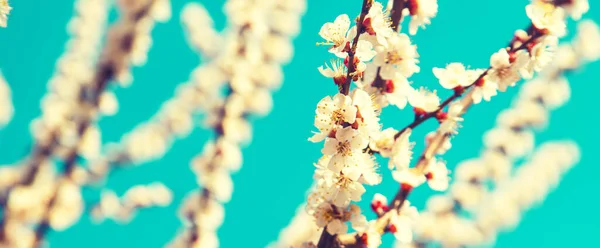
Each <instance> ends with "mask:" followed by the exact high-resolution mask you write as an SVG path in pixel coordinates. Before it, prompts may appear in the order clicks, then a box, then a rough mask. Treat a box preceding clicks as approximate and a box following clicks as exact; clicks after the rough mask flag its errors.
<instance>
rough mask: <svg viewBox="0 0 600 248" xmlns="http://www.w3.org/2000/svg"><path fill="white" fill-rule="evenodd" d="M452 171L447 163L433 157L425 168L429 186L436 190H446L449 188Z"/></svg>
mask: <svg viewBox="0 0 600 248" xmlns="http://www.w3.org/2000/svg"><path fill="white" fill-rule="evenodd" d="M449 173H450V171H449V170H448V168H446V163H444V162H443V161H438V160H436V159H435V158H432V159H431V160H430V161H429V164H428V165H427V167H426V168H425V177H426V178H427V184H429V187H430V188H431V189H433V190H436V191H445V190H446V189H448V182H449V180H450V177H448V174H449Z"/></svg>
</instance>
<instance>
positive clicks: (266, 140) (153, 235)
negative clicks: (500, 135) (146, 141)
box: [0, 0, 600, 248]
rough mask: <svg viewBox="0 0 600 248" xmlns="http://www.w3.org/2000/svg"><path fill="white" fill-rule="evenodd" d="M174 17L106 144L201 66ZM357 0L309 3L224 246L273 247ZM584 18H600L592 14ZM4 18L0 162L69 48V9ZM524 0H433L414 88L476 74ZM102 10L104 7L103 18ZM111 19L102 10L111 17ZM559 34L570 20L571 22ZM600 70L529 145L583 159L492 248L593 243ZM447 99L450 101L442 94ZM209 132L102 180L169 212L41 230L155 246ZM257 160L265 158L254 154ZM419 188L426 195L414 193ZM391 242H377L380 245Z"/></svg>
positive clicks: (454, 153) (384, 189)
mask: <svg viewBox="0 0 600 248" xmlns="http://www.w3.org/2000/svg"><path fill="white" fill-rule="evenodd" d="M172 1H173V3H172V5H173V18H172V19H171V21H170V22H168V23H166V24H158V25H157V26H156V28H155V31H154V33H153V34H154V35H153V38H154V46H153V47H152V49H151V50H150V53H149V59H148V63H147V64H146V65H145V66H143V67H140V68H135V69H133V75H134V83H133V85H132V86H131V87H129V88H125V89H121V88H117V89H116V92H117V96H118V99H119V101H120V111H119V114H117V115H116V116H113V117H107V118H104V119H103V120H101V122H100V125H101V127H102V130H103V139H104V141H105V142H109V141H117V140H119V139H120V137H121V135H122V134H124V133H125V132H127V131H128V130H131V129H132V128H133V127H135V125H136V124H137V123H139V122H141V121H144V120H146V119H148V118H149V117H150V116H151V115H152V114H153V113H155V111H156V110H157V109H158V108H159V106H160V104H161V102H163V101H164V100H166V99H168V98H169V97H171V96H172V95H173V92H174V89H175V87H176V86H177V84H179V83H181V82H185V81H186V80H187V79H188V76H189V73H190V72H191V70H192V69H193V68H194V67H195V66H196V65H197V64H198V63H199V62H200V58H199V56H198V55H197V54H195V53H194V51H193V50H191V49H190V48H189V46H188V44H187V42H186V40H185V36H184V34H183V32H182V27H181V25H180V21H179V13H180V10H181V9H182V6H183V5H184V4H185V2H187V1H183V0H172ZM199 2H201V3H202V4H204V5H205V6H206V7H207V8H208V9H209V11H210V12H211V13H212V15H213V18H214V19H215V21H216V23H217V26H218V28H222V27H223V26H224V25H225V17H224V16H223V14H222V11H221V7H222V4H223V2H224V1H222V0H221V1H208V0H205V1H199ZM361 2H362V1H359V0H352V1H350V0H348V1H346V0H338V1H317V0H309V2H308V12H307V13H306V15H305V16H304V18H303V22H302V24H303V27H302V32H301V34H300V36H299V37H298V38H297V39H296V40H295V42H294V44H295V46H296V56H295V57H294V59H293V61H292V62H291V64H289V65H287V66H285V68H284V69H285V82H284V85H283V87H282V88H281V89H280V90H279V91H278V92H276V93H275V94H274V102H275V107H274V109H273V111H272V113H271V114H270V115H269V116H268V117H266V118H261V119H257V120H256V121H254V139H253V143H252V144H251V145H250V146H248V147H247V148H245V149H244V166H243V168H242V170H241V171H240V172H239V173H238V174H236V175H234V176H233V179H234V182H235V192H234V194H233V198H232V201H231V202H230V203H228V204H226V210H227V212H226V218H225V223H224V225H223V226H222V228H221V229H220V230H219V236H220V240H221V246H222V247H241V246H243V247H263V246H265V245H267V244H268V243H269V242H270V241H272V240H275V239H276V238H277V236H278V232H279V230H280V228H282V227H284V226H285V225H286V224H287V223H288V221H289V220H290V218H291V217H292V215H293V214H294V212H295V210H296V208H297V207H298V205H299V204H300V203H302V202H303V201H304V197H305V192H306V189H307V188H308V187H309V186H310V184H311V182H312V173H313V169H314V167H313V166H312V163H313V162H315V161H316V160H317V159H318V158H319V156H320V148H321V146H322V144H313V143H310V142H308V141H307V138H308V137H309V136H310V135H311V131H312V130H314V128H313V126H312V122H313V115H314V109H315V106H316V103H317V102H318V101H319V100H320V99H321V98H322V97H323V96H325V95H327V94H334V93H335V90H336V88H335V87H334V85H333V83H332V82H331V81H330V80H328V79H325V78H323V77H322V76H320V74H319V73H318V71H317V70H316V68H317V67H318V66H320V65H322V64H323V63H324V62H325V61H328V60H329V58H330V56H329V54H328V53H327V52H326V48H325V47H317V46H315V42H316V41H320V38H319V36H318V31H319V29H320V27H321V25H322V24H323V23H325V22H327V21H332V20H334V19H335V17H336V16H337V15H338V14H342V13H348V14H349V15H350V16H354V15H356V14H357V13H358V11H359V9H360V4H361ZM590 2H592V10H591V12H589V13H588V14H587V15H586V16H585V17H586V18H591V19H594V20H596V21H600V5H598V8H594V7H596V6H594V4H596V2H595V1H590ZM10 3H11V5H12V6H13V7H14V10H13V11H12V12H11V15H10V18H9V26H8V28H6V29H0V69H1V70H2V73H3V74H4V76H5V77H6V79H7V81H8V83H9V85H10V86H11V88H12V91H13V101H14V106H15V109H16V114H15V116H14V119H13V121H12V122H11V123H10V124H9V125H8V126H7V127H6V128H4V129H3V130H0V164H9V163H14V162H16V161H18V160H19V159H21V158H23V157H24V156H25V155H26V154H27V153H28V152H29V149H30V145H31V138H30V135H29V128H28V123H29V122H30V121H31V120H32V119H33V118H35V117H36V116H38V115H39V114H40V107H39V100H40V99H41V97H42V96H43V94H44V92H45V90H46V87H45V85H46V83H47V80H48V79H49V78H50V76H51V75H52V72H53V70H54V63H55V61H56V59H57V58H58V57H59V55H60V54H61V53H62V51H63V48H64V43H65V41H66V40H67V37H68V36H67V33H66V28H65V27H66V24H67V21H68V20H69V19H70V18H71V15H72V14H73V2H72V1H44V0H28V1H18V0H12V1H10ZM526 4H527V1H517V0H505V1H482V0H458V1H440V7H439V14H438V16H437V17H436V18H435V19H433V22H432V25H430V26H428V27H427V29H426V30H420V31H419V32H418V34H417V35H416V36H415V37H414V39H413V40H414V43H416V44H417V45H418V52H419V53H420V55H421V63H420V66H421V73H419V74H416V75H415V76H413V77H412V78H411V80H412V81H414V85H426V86H430V88H438V86H437V85H436V84H437V82H436V80H435V78H434V77H433V75H432V73H431V68H432V67H444V66H445V64H446V63H449V62H463V63H465V64H466V65H471V66H472V67H475V68H476V67H479V68H483V67H487V66H488V63H489V56H490V55H491V54H492V53H494V52H496V51H497V50H498V49H499V48H500V47H502V46H504V45H505V44H506V43H507V42H508V41H509V40H510V38H511V37H512V33H513V31H514V30H515V29H517V28H525V27H526V26H527V24H528V19H527V16H526V15H525V11H524V6H525V5H526ZM113 12H114V11H113ZM113 15H114V13H113ZM569 30H570V31H571V33H572V32H573V30H574V25H573V22H571V23H570V24H569ZM599 70H600V63H596V64H592V65H589V66H588V67H587V68H586V69H585V71H582V72H580V73H576V74H574V75H572V76H570V77H569V78H570V79H571V82H572V86H573V91H572V95H573V97H572V100H571V101H570V102H569V104H568V105H567V106H565V107H563V108H561V109H559V110H557V111H555V112H554V113H553V114H552V117H551V120H552V122H551V124H550V125H549V127H548V130H547V131H544V132H542V133H540V134H539V135H538V136H537V142H542V141H546V140H555V139H573V140H575V141H577V142H578V143H579V145H580V146H581V149H582V153H583V156H582V160H581V163H580V164H579V165H578V166H576V167H575V168H574V169H573V170H572V171H571V172H569V173H568V174H567V175H566V177H565V178H564V181H563V182H562V184H561V185H560V188H559V189H557V190H556V191H554V192H553V193H552V194H550V195H549V197H548V199H547V200H546V201H545V203H544V205H543V206H541V207H536V208H535V209H533V210H531V211H529V212H527V213H526V214H525V215H524V217H523V221H522V224H521V225H520V226H519V227H517V228H516V230H514V231H513V232H509V233H505V234H501V235H500V236H499V238H498V242H497V244H496V246H497V247H530V246H535V247H538V246H539V247H581V246H586V247H597V246H598V244H597V243H598V241H600V237H599V236H598V235H597V234H598V233H599V232H600V224H599V223H598V222H599V221H600V211H597V206H598V203H599V200H598V199H597V192H598V183H597V181H596V180H595V175H596V174H598V173H599V172H600V169H599V168H598V167H597V162H594V161H595V159H596V158H595V156H596V155H597V150H596V148H597V140H598V138H600V137H599V135H598V133H597V131H596V129H597V125H598V124H597V121H598V118H597V116H596V113H597V107H598V105H597V103H596V101H595V97H596V94H597V92H598V90H600V85H599V84H598V76H599V75H600V74H598V71H599ZM515 92H516V89H515V88H513V89H511V90H509V92H508V93H505V94H502V95H500V96H498V97H496V98H494V101H493V102H491V103H483V104H480V105H478V106H476V107H475V108H473V109H472V111H471V112H470V113H469V114H468V115H467V116H466V120H465V122H464V127H463V128H462V129H461V133H460V134H459V135H458V136H457V137H456V138H455V139H454V144H453V145H454V146H453V148H454V149H453V150H451V151H450V152H449V153H448V154H447V155H446V156H445V159H446V160H447V161H448V163H449V165H450V166H454V165H455V164H456V163H457V162H459V161H461V160H462V159H466V158H470V157H473V156H476V155H477V154H478V152H479V151H480V147H481V143H482V141H481V135H482V134H483V132H484V131H485V130H487V129H489V128H491V127H492V126H493V124H494V121H495V115H496V113H497V112H498V111H500V110H501V109H503V108H505V107H506V106H508V105H509V103H510V99H511V97H512V95H513V94H514V93H515ZM440 94H441V95H444V96H446V95H448V94H449V92H440ZM411 118H412V115H411V113H410V111H404V112H401V111H397V110H391V109H386V111H385V115H384V116H383V118H382V119H383V123H384V124H385V126H386V127H389V126H393V127H396V128H401V127H403V126H404V125H405V124H406V123H408V122H409V121H410V120H411ZM434 126H435V123H433V122H428V123H427V124H426V125H424V126H422V127H419V128H418V130H416V131H415V133H414V134H413V139H414V140H415V141H418V144H417V146H416V147H415V152H417V153H418V152H420V151H421V150H422V148H423V147H422V142H421V141H422V137H423V135H424V133H425V130H431V129H432V128H434ZM210 137H211V133H210V132H208V131H206V130H202V129H197V130H196V131H194V132H193V133H192V135H190V136H189V137H188V138H186V139H184V140H180V141H178V142H176V143H175V144H174V145H173V147H172V150H171V152H169V153H168V154H167V155H166V156H165V157H164V158H162V159H160V160H158V161H156V162H152V163H148V164H144V165H143V166H140V167H135V168H132V169H127V170H123V171H121V172H119V173H116V174H114V176H113V177H111V178H110V179H109V180H108V184H107V187H108V188H110V189H113V190H115V191H117V192H118V193H122V192H124V190H125V189H127V188H128V187H130V186H132V185H134V184H140V183H149V182H153V181H162V182H164V183H165V184H166V185H167V186H169V187H170V188H171V189H173V191H174V194H175V195H174V197H175V198H174V202H173V204H172V205H171V206H170V207H167V208H156V209H151V210H144V211H142V212H140V213H139V214H138V216H137V217H136V218H135V219H133V221H132V222H131V223H130V224H128V225H119V224H117V223H114V222H112V221H107V222H104V223H102V224H100V225H95V224H93V223H92V222H91V221H90V219H89V217H88V216H83V217H82V219H81V221H80V222H79V223H78V224H77V225H75V226H73V227H72V228H70V229H68V230H66V231H64V232H61V233H51V234H50V237H49V240H50V243H51V246H52V247H65V248H67V247H162V246H163V245H164V244H166V243H167V242H168V241H169V240H170V239H171V238H172V237H173V236H174V235H175V233H176V231H177V229H178V228H179V227H180V226H181V225H180V221H179V219H178V218H177V215H176V213H177V212H176V211H177V209H178V205H179V203H180V201H181V199H182V198H183V197H184V196H185V194H186V193H187V192H189V191H190V190H192V189H194V188H195V187H196V184H195V178H194V176H193V174H192V173H191V171H190V169H189V161H190V159H191V158H192V157H193V156H194V155H195V154H196V153H198V152H200V151H201V149H202V146H203V144H204V143H205V142H206V140H207V139H209V138H210ZM265 152H268V154H265ZM381 171H382V172H383V174H384V176H385V178H384V182H383V183H382V184H381V185H379V186H377V187H371V188H368V193H367V194H365V196H364V198H363V199H365V200H366V201H365V202H364V204H363V205H364V206H366V205H367V204H368V201H369V200H370V199H371V196H372V194H373V192H376V191H377V192H381V193H383V194H385V195H388V196H391V195H393V194H394V192H395V191H396V189H397V185H396V183H395V182H394V181H393V180H392V179H391V176H390V175H389V174H390V173H389V171H388V170H387V169H385V167H383V168H382V170H381ZM423 188H426V187H423ZM98 192H99V191H98V190H95V189H94V190H86V192H85V196H86V199H87V200H88V201H89V202H94V201H96V200H97V199H98V198H99V194H98ZM430 193H431V192H430V191H429V190H427V189H419V190H417V192H416V193H415V194H413V195H412V196H411V198H410V199H411V201H413V202H414V203H415V204H416V205H417V206H419V207H422V206H423V203H424V199H425V198H426V196H427V195H429V194H430ZM391 239H392V237H390V235H388V236H387V237H386V238H385V240H386V241H387V243H388V246H387V247H389V244H390V243H391V242H389V241H391Z"/></svg>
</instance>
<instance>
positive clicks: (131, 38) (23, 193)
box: [1, 0, 168, 247]
mask: <svg viewBox="0 0 600 248" xmlns="http://www.w3.org/2000/svg"><path fill="white" fill-rule="evenodd" d="M161 2H162V4H163V6H162V7H161V8H162V9H164V7H165V6H164V3H165V2H164V1H154V0H146V1H119V2H118V4H119V6H118V7H119V9H120V11H121V12H122V13H121V17H120V18H119V20H118V21H117V22H116V23H115V24H114V25H112V27H111V28H110V30H109V32H108V34H107V36H106V44H104V46H103V48H102V49H99V48H100V44H101V40H102V38H104V32H103V31H104V30H105V26H106V21H107V13H108V10H109V7H110V5H109V4H108V2H106V1H104V0H91V1H77V2H76V3H75V9H76V13H77V15H76V16H75V17H74V18H73V19H72V20H71V21H70V22H69V25H68V31H69V33H70V34H71V38H70V40H69V41H68V44H67V48H66V51H65V53H64V54H63V56H62V57H61V58H60V59H59V62H58V63H57V70H56V72H55V74H54V76H53V77H52V78H51V79H50V81H49V93H48V94H47V95H46V96H45V97H44V98H43V100H42V112H43V114H42V116H41V117H40V118H38V119H36V120H35V121H33V122H32V125H31V131H32V133H33V136H34V140H35V145H34V147H33V152H32V154H31V155H30V156H29V157H28V158H27V159H25V160H24V161H23V162H22V165H18V166H11V167H6V168H3V169H4V170H7V171H8V172H10V173H8V174H6V176H5V177H4V178H3V179H4V180H3V182H2V185H3V186H5V188H2V192H3V198H5V199H3V202H4V203H3V205H4V206H5V208H4V209H3V216H2V217H3V219H2V227H1V229H2V230H1V231H2V233H4V234H7V235H2V240H1V242H2V243H3V245H7V246H10V247H32V246H40V245H41V243H42V242H43V238H44V235H45V233H46V232H47V230H48V229H49V228H52V229H54V230H63V229H66V228H68V227H70V226H71V225H72V224H73V223H74V222H76V221H77V220H78V219H79V217H80V216H81V214H82V213H83V211H84V209H85V206H84V201H83V198H82V195H81V186H82V185H84V184H85V183H87V181H88V179H89V174H88V172H87V171H86V170H85V169H84V167H83V166H80V165H83V164H85V162H87V161H90V160H92V159H95V158H97V157H99V155H100V144H101V140H100V131H99V130H98V128H97V127H96V125H95V124H94V122H95V121H96V119H97V118H98V117H99V114H103V115H111V114H114V113H115V112H116V111H117V106H118V105H117V103H116V99H115V97H114V95H112V94H111V93H107V91H104V90H105V89H106V88H107V85H108V84H109V82H110V81H113V80H114V79H116V78H117V77H119V76H118V75H121V74H123V73H124V72H125V71H128V70H129V69H128V68H129V66H130V64H131V63H134V64H140V63H137V62H136V61H134V60H135V59H132V57H135V56H134V55H135V54H140V53H145V51H147V47H148V46H146V47H145V48H143V47H142V48H139V46H138V45H135V43H136V41H137V40H139V39H144V38H145V37H147V36H148V32H150V28H151V26H152V23H153V22H154V21H155V20H163V19H161V18H164V17H165V15H160V14H158V13H160V11H158V10H156V8H157V7H156V6H157V5H158V4H160V3H161ZM167 3H168V2H167ZM167 7H168V6H167ZM98 51H102V53H101V54H98ZM79 158H81V159H79ZM55 162H58V163H56V165H55V164H54V163H55ZM61 165H62V166H63V168H56V167H57V166H61Z"/></svg>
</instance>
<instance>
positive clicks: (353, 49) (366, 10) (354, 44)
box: [340, 0, 373, 95]
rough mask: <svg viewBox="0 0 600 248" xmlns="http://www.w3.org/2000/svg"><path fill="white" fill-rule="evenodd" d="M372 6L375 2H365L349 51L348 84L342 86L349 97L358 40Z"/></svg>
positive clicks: (343, 92)
mask: <svg viewBox="0 0 600 248" xmlns="http://www.w3.org/2000/svg"><path fill="white" fill-rule="evenodd" d="M371 5H373V0H363V4H362V9H361V11H360V16H359V17H358V22H357V23H356V36H354V40H353V41H352V47H351V48H350V51H348V74H347V75H346V82H344V83H343V84H342V85H340V93H342V94H344V95H348V93H350V84H351V83H352V80H353V76H354V75H353V74H354V73H355V72H356V65H355V63H354V56H355V53H356V47H357V46H358V38H359V37H360V35H361V34H362V33H364V32H365V30H364V29H365V28H364V25H363V22H364V21H365V16H367V14H368V13H369V9H370V8H371Z"/></svg>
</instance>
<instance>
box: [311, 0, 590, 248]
mask: <svg viewBox="0 0 600 248" xmlns="http://www.w3.org/2000/svg"><path fill="white" fill-rule="evenodd" d="M393 4H394V5H396V7H397V8H400V9H402V8H404V7H405V6H406V8H407V11H406V12H407V14H410V16H411V25H410V26H411V30H410V32H411V34H414V33H415V32H416V28H415V27H417V26H422V25H424V24H429V23H430V18H431V17H433V16H435V15H436V14H437V3H436V2H435V1H408V2H403V1H394V3H393ZM404 4H405V5H404ZM575 4H577V3H575V2H573V1H567V2H546V1H533V2H532V3H531V4H529V5H528V6H527V7H526V11H527V15H528V16H529V17H530V19H531V20H532V25H531V27H530V28H528V30H527V31H523V30H519V31H517V32H516V34H515V37H514V38H513V40H512V41H511V42H510V44H509V46H508V47H506V48H502V49H500V50H499V51H498V52H497V53H495V54H494V55H492V57H491V60H490V67H489V68H487V69H485V70H468V69H466V68H465V66H463V65H462V64H460V63H451V64H449V65H448V66H447V67H446V68H445V69H441V68H434V69H433V73H434V75H435V76H436V77H437V78H438V79H439V80H440V84H441V85H442V87H444V88H446V89H449V90H452V91H453V94H452V95H451V96H450V97H449V98H447V99H445V100H444V101H441V100H440V98H439V97H438V96H437V94H436V92H435V91H433V92H431V91H428V90H426V89H424V88H420V89H418V90H416V89H413V88H412V86H411V85H410V83H409V82H408V80H407V78H408V77H410V76H411V75H413V74H414V73H417V72H419V71H420V68H419V67H418V65H417V63H418V60H417V58H418V53H417V51H416V47H415V46H413V45H411V43H410V39H409V38H408V36H406V35H404V34H399V33H397V32H395V30H394V29H392V27H391V26H390V25H391V24H390V22H388V21H387V20H388V18H389V16H388V14H387V13H386V12H385V11H384V10H383V6H382V5H381V4H380V3H377V2H373V1H364V2H363V6H362V8H361V12H360V15H359V17H358V18H356V20H357V23H356V26H354V27H352V28H350V21H349V18H348V16H347V15H341V16H339V17H338V18H336V20H335V21H334V22H333V23H326V24H325V25H324V26H323V27H322V28H321V31H320V35H321V36H322V37H323V38H324V39H325V40H326V42H324V43H320V44H331V48H330V49H329V51H330V52H331V53H333V54H334V55H335V56H336V57H339V58H343V59H344V62H343V65H342V62H339V61H334V62H332V64H333V66H332V68H329V67H326V68H324V67H321V68H319V71H320V72H321V73H322V74H323V75H324V76H326V77H329V78H333V80H334V82H335V83H336V84H337V85H338V86H339V87H340V94H337V95H335V96H333V97H326V98H324V99H323V100H321V101H320V102H319V104H318V106H317V111H316V113H317V116H316V118H315V126H316V127H317V129H318V132H317V133H315V135H314V136H313V137H312V138H310V140H311V141H313V142H319V141H322V140H325V145H324V148H323V149H322V153H323V154H324V156H323V157H322V158H321V159H320V160H319V162H318V163H317V164H316V166H317V170H316V171H315V180H316V182H315V188H314V190H313V191H312V193H311V194H310V195H309V197H308V202H307V211H308V213H309V214H310V215H312V216H313V217H314V218H315V221H316V224H317V226H318V227H323V228H324V229H323V232H322V235H321V238H320V239H319V241H318V243H317V244H316V246H317V247H337V246H340V245H345V246H347V245H356V244H361V245H367V246H369V247H377V246H378V245H379V244H380V243H381V239H380V238H381V235H382V234H384V233H388V232H390V233H394V234H395V236H396V237H397V238H398V239H399V240H401V241H405V242H409V241H410V240H411V239H412V235H411V233H412V232H411V229H412V223H413V222H414V220H415V218H416V216H417V215H418V212H417V211H416V209H415V208H414V207H411V206H410V204H409V202H408V201H407V198H408V196H409V194H410V192H412V190H413V189H414V188H415V187H417V186H419V185H420V184H422V183H424V182H425V181H427V182H428V184H429V186H430V187H431V188H432V189H434V190H438V191H444V190H446V189H447V188H448V184H449V177H448V174H449V171H448V169H447V168H446V164H445V163H444V162H443V161H441V160H439V159H437V158H436V156H437V155H441V154H443V153H444V152H445V150H447V149H448V145H449V140H450V137H451V136H452V135H455V134H457V133H458V131H457V130H458V128H459V126H460V125H459V122H461V121H462V120H463V118H462V116H463V115H464V113H465V112H467V110H468V109H469V108H470V107H471V106H472V105H473V104H477V103H479V102H481V101H482V100H486V101H489V100H490V99H491V97H493V96H495V95H496V94H497V91H498V90H499V91H501V92H504V91H506V90H507V89H508V88H509V87H512V86H515V85H516V83H517V82H518V81H519V80H520V79H521V78H522V77H524V78H531V77H532V76H533V75H534V73H535V72H538V71H540V70H541V68H543V67H544V66H546V64H548V62H550V61H551V60H552V58H553V51H554V49H555V48H556V45H557V40H558V37H562V36H564V34H565V32H566V24H565V18H566V14H565V13H566V12H568V13H570V14H572V15H573V16H574V17H575V18H578V17H580V16H581V13H582V12H585V11H587V9H584V10H582V9H581V8H577V7H574V5H575ZM398 6H400V7H398ZM392 9H394V6H393V5H392ZM396 10H397V9H396ZM394 13H396V15H395V18H397V20H401V19H402V15H399V17H398V14H397V13H398V11H395V12H394ZM413 21H414V22H415V23H417V24H413V23H412V22H413ZM395 27H399V24H398V25H397V26H395ZM371 60H372V62H370V61H371ZM384 80H385V81H384ZM352 81H356V82H357V83H356V84H357V87H356V88H355V89H354V90H352V91H351V92H350V90H349V89H350V82H352ZM440 101H441V102H440ZM408 104H410V105H411V106H412V107H413V110H414V114H415V120H414V121H413V122H412V123H410V124H409V125H407V126H406V127H404V128H402V129H401V130H400V131H395V130H394V129H391V128H388V129H385V130H381V125H380V124H379V115H380V114H381V112H382V108H383V107H385V106H388V105H394V106H397V107H399V108H401V109H402V108H404V107H406V106H407V105H408ZM444 109H447V110H446V111H444ZM431 118H436V119H437V120H438V121H439V122H440V126H439V128H438V129H437V130H436V131H435V132H434V133H432V134H431V135H430V136H429V137H428V139H427V140H428V143H427V146H426V148H425V150H424V151H423V153H422V154H421V155H420V156H419V158H418V160H417V162H416V165H415V166H414V167H412V168H409V164H410V160H411V157H412V143H411V142H410V141H409V137H410V135H411V131H412V129H414V128H416V127H418V126H419V125H420V124H421V123H423V122H424V121H426V120H428V119H431ZM373 154H380V155H381V156H382V157H384V158H389V159H390V161H389V166H388V167H389V168H390V169H391V170H393V172H392V174H393V176H394V179H395V180H396V181H398V182H399V183H400V185H401V187H400V190H399V191H398V193H397V194H396V195H395V197H394V198H393V200H392V201H391V204H390V206H386V207H385V208H383V207H382V206H379V205H377V204H375V205H374V206H373V209H374V210H375V212H376V213H377V215H378V218H377V219H376V220H373V221H370V222H369V221H367V220H366V217H364V216H363V215H362V213H361V210H360V208H359V207H358V206H357V205H354V204H353V202H358V201H360V200H361V195H362V194H363V193H364V192H365V191H366V189H365V188H364V186H363V184H367V185H374V184H378V183H379V182H380V181H381V177H380V175H378V174H377V172H376V169H377V167H378V166H377V165H376V163H375V158H374V157H373ZM345 222H350V223H351V225H352V228H353V229H354V230H356V231H357V232H356V233H354V234H346V232H347V229H348V227H347V225H346V223H345Z"/></svg>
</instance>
